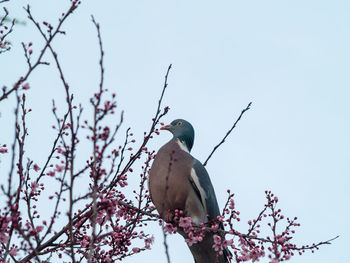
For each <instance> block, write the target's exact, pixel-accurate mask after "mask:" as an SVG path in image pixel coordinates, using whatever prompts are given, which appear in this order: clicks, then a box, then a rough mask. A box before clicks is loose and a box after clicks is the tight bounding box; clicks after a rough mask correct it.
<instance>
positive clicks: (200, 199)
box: [148, 119, 231, 263]
mask: <svg viewBox="0 0 350 263" xmlns="http://www.w3.org/2000/svg"><path fill="white" fill-rule="evenodd" d="M160 129H161V130H168V131H170V132H171V133H172V134H173V135H174V137H173V138H172V139H171V140H170V141H169V142H168V143H166V144H165V145H164V146H163V147H161V148H160V149H159V151H158V153H157V155H156V157H155V159H154V162H153V164H152V167H151V170H150V173H149V182H148V183H149V190H150V194H151V198H152V201H153V203H154V205H155V207H156V209H157V211H158V212H159V214H160V216H161V217H162V218H163V219H164V220H165V221H171V220H172V217H173V216H174V214H173V211H175V209H179V210H182V211H183V212H184V217H191V218H192V222H193V223H195V224H198V225H199V224H200V223H202V222H203V223H207V222H208V221H212V220H216V218H217V216H218V215H220V210H219V205H218V202H217V200H216V196H215V192H214V188H213V185H212V184H211V181H210V178H209V175H208V173H207V171H206V169H205V168H204V166H203V165H202V164H201V162H199V161H198V160H197V159H195V158H194V157H193V156H192V155H191V154H190V151H191V149H192V146H193V141H194V129H193V127H192V125H191V124H190V123H189V122H188V121H185V120H183V119H177V120H174V121H173V122H171V124H169V125H166V126H163V127H161V128H160ZM220 228H221V229H223V225H222V224H221V225H220ZM178 232H179V233H180V234H181V235H182V236H183V237H184V238H187V234H186V233H185V232H184V231H183V230H182V229H179V231H178ZM214 234H218V233H213V232H209V233H206V234H205V237H204V238H203V241H202V242H199V243H195V244H192V246H189V249H190V250H191V253H192V255H193V258H194V260H195V262H196V263H214V262H219V263H226V262H229V261H230V260H229V255H231V253H230V251H229V250H228V249H226V250H224V253H223V254H222V255H221V256H219V257H217V252H216V251H215V250H214V249H213V244H214V240H213V235H214Z"/></svg>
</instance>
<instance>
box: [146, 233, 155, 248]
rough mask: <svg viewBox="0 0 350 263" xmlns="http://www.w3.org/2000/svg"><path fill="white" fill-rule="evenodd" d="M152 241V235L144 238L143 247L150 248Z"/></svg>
mask: <svg viewBox="0 0 350 263" xmlns="http://www.w3.org/2000/svg"><path fill="white" fill-rule="evenodd" d="M153 241H154V237H153V236H151V237H149V238H146V239H145V248H146V249H151V244H153Z"/></svg>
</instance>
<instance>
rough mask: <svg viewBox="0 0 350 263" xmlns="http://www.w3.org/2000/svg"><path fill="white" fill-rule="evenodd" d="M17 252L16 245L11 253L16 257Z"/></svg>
mask: <svg viewBox="0 0 350 263" xmlns="http://www.w3.org/2000/svg"><path fill="white" fill-rule="evenodd" d="M16 254H17V248H15V247H14V248H11V250H10V255H11V256H13V257H14V256H16Z"/></svg>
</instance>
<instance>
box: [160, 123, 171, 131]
mask: <svg viewBox="0 0 350 263" xmlns="http://www.w3.org/2000/svg"><path fill="white" fill-rule="evenodd" d="M171 127H172V125H171V124H169V125H165V126H162V127H160V130H168V131H170V129H171Z"/></svg>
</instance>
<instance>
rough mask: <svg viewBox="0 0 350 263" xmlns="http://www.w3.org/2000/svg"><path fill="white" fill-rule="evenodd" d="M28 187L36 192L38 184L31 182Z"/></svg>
mask: <svg viewBox="0 0 350 263" xmlns="http://www.w3.org/2000/svg"><path fill="white" fill-rule="evenodd" d="M30 187H31V188H32V191H33V192H36V191H37V190H38V187H39V184H38V183H37V182H31V184H30Z"/></svg>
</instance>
